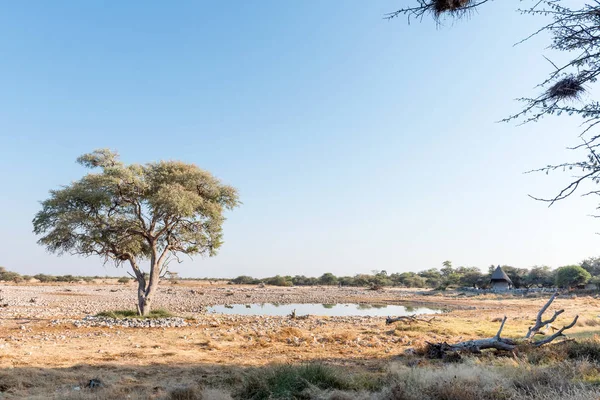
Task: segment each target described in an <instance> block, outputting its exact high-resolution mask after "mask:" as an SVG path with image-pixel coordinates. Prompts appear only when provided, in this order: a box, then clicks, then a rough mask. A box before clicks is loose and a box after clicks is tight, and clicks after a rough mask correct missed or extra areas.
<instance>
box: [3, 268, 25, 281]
mask: <svg viewBox="0 0 600 400" xmlns="http://www.w3.org/2000/svg"><path fill="white" fill-rule="evenodd" d="M0 281H4V282H14V283H20V282H22V281H23V278H22V277H21V275H20V274H18V273H17V272H12V271H7V270H6V268H2V269H0Z"/></svg>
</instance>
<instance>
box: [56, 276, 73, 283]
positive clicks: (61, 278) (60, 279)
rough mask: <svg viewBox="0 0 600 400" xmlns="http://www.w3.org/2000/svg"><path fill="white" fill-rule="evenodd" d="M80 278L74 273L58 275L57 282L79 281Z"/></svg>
mask: <svg viewBox="0 0 600 400" xmlns="http://www.w3.org/2000/svg"><path fill="white" fill-rule="evenodd" d="M78 280H79V278H76V277H74V276H73V275H62V276H61V275H59V276H57V277H56V282H68V283H71V282H77V281H78Z"/></svg>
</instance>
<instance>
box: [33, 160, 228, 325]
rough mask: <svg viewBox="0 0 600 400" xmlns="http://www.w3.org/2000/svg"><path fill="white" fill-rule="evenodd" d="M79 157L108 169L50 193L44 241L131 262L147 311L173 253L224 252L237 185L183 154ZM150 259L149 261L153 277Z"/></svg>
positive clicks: (55, 248)
mask: <svg viewBox="0 0 600 400" xmlns="http://www.w3.org/2000/svg"><path fill="white" fill-rule="evenodd" d="M78 162H79V163H80V164H81V165H83V166H85V167H88V168H92V169H99V170H100V172H98V173H89V174H87V175H86V176H84V177H83V178H82V179H80V180H78V181H75V182H72V183H71V184H69V185H66V186H63V187H62V188H60V189H56V190H52V191H51V192H50V198H49V199H47V200H45V201H44V202H42V210H41V211H40V212H38V213H37V214H36V216H35V218H34V220H33V226H34V232H35V233H36V234H38V235H41V236H42V237H41V239H40V240H39V241H38V243H39V244H41V245H43V246H45V247H46V248H47V249H48V250H49V251H51V252H56V253H58V254H59V255H60V254H63V253H70V254H79V255H84V256H91V255H97V256H100V257H102V258H103V259H104V261H105V262H108V261H112V262H113V263H114V264H115V265H117V266H119V265H122V264H123V263H129V265H130V266H131V269H132V271H133V273H134V275H132V276H133V277H134V278H135V279H136V281H137V283H138V293H137V294H138V303H137V307H138V312H139V314H141V315H147V314H148V313H149V312H150V309H151V305H152V300H153V299H154V295H155V293H156V289H157V287H158V283H159V281H160V279H161V277H163V276H164V273H165V272H167V271H168V264H169V259H170V257H173V258H175V259H177V257H178V255H179V254H186V255H190V256H191V255H198V254H200V255H208V256H213V255H215V254H216V251H217V249H218V248H219V247H220V246H221V244H222V243H223V241H222V236H223V234H222V225H223V221H224V220H225V218H224V216H223V212H224V211H225V210H227V209H232V208H234V207H236V206H237V205H238V204H239V201H238V195H237V191H236V190H235V189H234V188H233V187H231V186H227V185H223V184H222V183H221V182H220V181H219V180H218V179H217V178H215V177H214V176H212V175H211V174H210V173H208V172H207V171H204V170H202V169H200V168H198V167H197V166H195V165H193V164H186V163H183V162H179V161H161V162H153V163H148V164H143V165H141V164H130V165H126V164H124V163H122V162H121V161H120V160H119V157H118V155H117V154H116V153H114V152H111V151H109V150H96V151H94V152H93V153H90V154H85V155H83V156H81V157H79V159H78ZM143 261H148V262H149V278H148V279H147V278H146V276H145V275H144V271H143V269H142V266H141V264H140V263H141V262H143Z"/></svg>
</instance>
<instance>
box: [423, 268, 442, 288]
mask: <svg viewBox="0 0 600 400" xmlns="http://www.w3.org/2000/svg"><path fill="white" fill-rule="evenodd" d="M418 275H419V276H420V277H421V278H424V279H425V285H426V286H428V287H432V288H434V287H438V286H439V285H440V284H441V283H442V274H441V273H440V271H438V270H437V269H435V268H431V269H428V270H426V271H421V272H419V273H418Z"/></svg>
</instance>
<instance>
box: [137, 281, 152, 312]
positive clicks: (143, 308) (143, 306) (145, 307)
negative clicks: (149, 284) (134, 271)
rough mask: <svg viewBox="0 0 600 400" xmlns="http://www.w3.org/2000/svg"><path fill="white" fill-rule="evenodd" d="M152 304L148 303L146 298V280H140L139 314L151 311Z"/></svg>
mask: <svg viewBox="0 0 600 400" xmlns="http://www.w3.org/2000/svg"><path fill="white" fill-rule="evenodd" d="M150 307H151V304H149V303H148V301H147V298H146V282H144V281H141V282H140V281H139V280H138V303H137V312H138V315H142V316H146V315H148V313H149V312H150Z"/></svg>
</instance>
